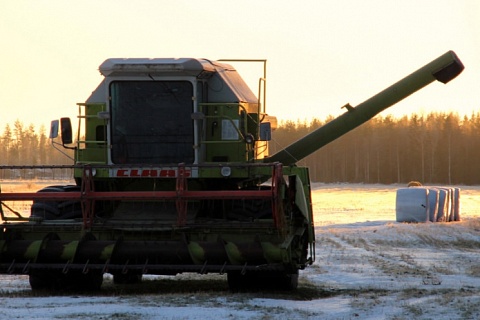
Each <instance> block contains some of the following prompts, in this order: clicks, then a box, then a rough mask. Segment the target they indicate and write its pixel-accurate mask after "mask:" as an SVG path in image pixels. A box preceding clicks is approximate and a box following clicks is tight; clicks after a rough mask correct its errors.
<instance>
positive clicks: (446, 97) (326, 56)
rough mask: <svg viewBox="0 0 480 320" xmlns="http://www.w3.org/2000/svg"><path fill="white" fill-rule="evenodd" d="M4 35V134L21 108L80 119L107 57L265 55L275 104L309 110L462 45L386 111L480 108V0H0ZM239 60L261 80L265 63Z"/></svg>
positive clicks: (349, 98) (23, 114)
mask: <svg viewBox="0 0 480 320" xmlns="http://www.w3.org/2000/svg"><path fill="white" fill-rule="evenodd" d="M0 39H2V46H1V48H2V50H0V63H1V67H0V68H1V69H0V71H1V72H0V88H1V89H0V90H1V91H0V110H1V114H2V116H1V118H0V133H2V132H3V129H4V127H5V124H6V123H10V124H13V122H14V121H15V120H16V119H19V120H21V121H22V122H23V123H24V124H25V125H28V124H30V123H33V124H34V125H35V126H37V127H38V126H40V125H41V124H44V125H45V126H47V127H48V126H49V123H50V120H52V119H58V118H60V117H64V116H70V117H72V118H74V117H75V116H76V112H77V108H76V105H75V104H76V103H77V102H83V101H84V100H85V99H86V98H87V97H88V96H89V94H90V93H91V92H92V91H93V90H94V89H95V88H96V86H97V84H98V83H99V82H100V81H101V76H100V74H99V72H98V66H99V65H100V64H101V63H102V62H103V61H104V60H105V59H107V58H111V57H198V58H209V59H221V58H242V59H247V58H257V59H268V67H267V68H268V74H267V78H268V82H267V83H268V84H267V86H268V89H267V92H268V95H267V109H268V111H269V113H270V114H272V115H276V116H277V117H278V118H279V119H280V120H285V119H291V120H297V119H300V120H308V119H311V118H313V117H317V118H320V119H323V118H325V117H326V116H327V115H334V116H336V115H339V114H340V113H342V112H343V111H344V110H341V109H340V107H341V106H343V105H344V104H346V103H347V102H349V103H350V104H351V105H353V106H355V105H357V104H359V103H361V102H363V101H364V100H366V99H367V98H369V97H370V96H372V95H374V94H376V93H377V92H379V91H381V90H383V89H384V88H385V87H387V86H389V85H391V84H392V83H394V82H396V81H397V80H399V79H400V78H402V77H404V76H406V75H408V74H409V73H411V72H412V71H414V70H416V69H417V68H419V67H421V66H423V65H424V64H426V63H428V62H430V61H431V60H433V59H434V58H436V57H438V56H440V55H441V54H443V53H444V52H446V51H448V50H454V51H456V52H457V54H458V55H459V57H460V59H461V60H462V61H463V62H464V64H465V67H466V69H465V71H464V72H463V74H461V75H460V76H459V77H458V78H457V79H455V80H454V81H452V82H451V83H449V84H448V85H446V86H445V85H442V84H440V83H434V84H431V85H430V86H429V87H427V88H426V89H423V90H422V91H420V92H418V93H416V94H415V95H414V96H411V97H409V98H407V99H406V100H404V101H402V102H400V103H399V104H397V105H396V106H393V107H391V108H390V109H388V110H386V111H384V113H383V114H384V115H386V114H389V113H392V114H394V115H396V116H402V115H408V114H411V113H412V112H417V113H421V112H424V113H428V112H433V111H439V112H441V111H455V112H459V113H460V114H470V113H471V112H474V111H475V112H477V111H478V110H479V107H480V81H479V80H478V77H479V76H480V1H477V0H471V1H468V0H424V1H416V0H404V1H386V0H382V1H380V0H375V1H373V0H365V1H347V0H343V1H342V0H340V1H318V0H307V1H301V2H292V1H284V0H280V1H279V0H276V1H274V0H266V1H256V0H244V1H220V0H218V1H213V0H204V1H201V2H198V1H186V0H183V1H147V0H140V1H125V0H115V1H114V0H107V1H105V0H104V1H93V0H85V1H81V2H71V1H62V0H50V1H34V0H31V1H28V0H24V1H22V0H18V1H2V3H1V4H0ZM235 66H237V65H235ZM238 69H240V71H241V72H242V74H243V75H245V77H246V78H247V80H248V81H249V82H251V83H253V84H254V86H256V83H257V81H256V78H257V77H259V76H261V73H260V72H261V68H260V67H258V66H257V67H255V68H250V69H249V70H248V68H245V67H244V66H239V65H238ZM252 70H253V71H252ZM253 72H258V73H256V74H254V75H252V74H250V73H253ZM253 91H254V92H255V93H256V92H257V88H256V87H255V88H253Z"/></svg>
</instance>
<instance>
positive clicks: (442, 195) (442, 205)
mask: <svg viewBox="0 0 480 320" xmlns="http://www.w3.org/2000/svg"><path fill="white" fill-rule="evenodd" d="M447 206H448V191H447V190H446V189H445V188H439V189H438V211H437V221H438V222H444V221H446V220H447V219H446V216H447V214H448V207H447Z"/></svg>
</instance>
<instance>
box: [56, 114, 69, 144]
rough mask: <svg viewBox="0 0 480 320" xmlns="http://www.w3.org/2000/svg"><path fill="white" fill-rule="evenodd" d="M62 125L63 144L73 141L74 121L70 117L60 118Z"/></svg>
mask: <svg viewBox="0 0 480 320" xmlns="http://www.w3.org/2000/svg"><path fill="white" fill-rule="evenodd" d="M60 125H61V128H62V144H64V145H65V144H70V143H72V142H73V140H72V123H71V122H70V118H60ZM57 130H58V129H57Z"/></svg>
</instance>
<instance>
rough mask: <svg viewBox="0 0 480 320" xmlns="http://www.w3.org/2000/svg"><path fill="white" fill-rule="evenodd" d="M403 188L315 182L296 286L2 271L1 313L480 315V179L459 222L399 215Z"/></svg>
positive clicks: (464, 201) (466, 191)
mask: <svg viewBox="0 0 480 320" xmlns="http://www.w3.org/2000/svg"><path fill="white" fill-rule="evenodd" d="M398 187H400V186H384V185H351V184H345V185H330V184H325V185H324V184H315V185H314V192H313V201H314V211H315V220H316V241H317V247H316V262H315V263H314V265H313V266H311V267H310V268H308V269H307V270H305V271H303V272H301V279H300V285H299V289H298V291H297V292H296V293H284V292H279V293H266V292H258V293H241V294H232V293H230V292H229V291H228V289H227V284H226V279H225V277H224V276H213V275H212V276H203V277H202V276H181V277H174V278H171V277H151V278H148V279H146V281H145V283H143V285H142V286H141V287H137V288H131V287H118V286H113V285H112V283H111V279H110V278H109V277H106V279H105V283H104V286H103V288H102V292H101V293H100V294H98V295H96V296H91V295H60V294H59V295H55V296H46V295H38V294H34V293H32V292H31V291H30V288H29V284H28V278H27V277H25V276H0V285H1V288H0V318H10V319H14V318H22V319H24V318H29V319H52V318H61V319H65V318H70V319H479V318H480V296H479V295H478V293H479V291H480V256H479V253H480V209H479V208H480V207H479V204H480V187H461V188H462V193H461V206H462V207H461V212H462V221H461V222H449V223H427V224H401V223H396V222H395V191H396V189H397V188H398ZM402 187H403V186H402Z"/></svg>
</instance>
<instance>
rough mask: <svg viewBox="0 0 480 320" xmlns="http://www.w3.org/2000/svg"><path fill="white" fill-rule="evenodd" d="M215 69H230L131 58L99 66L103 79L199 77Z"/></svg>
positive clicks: (191, 61)
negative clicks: (152, 76)
mask: <svg viewBox="0 0 480 320" xmlns="http://www.w3.org/2000/svg"><path fill="white" fill-rule="evenodd" d="M216 67H221V68H229V69H233V68H231V66H229V65H226V64H221V63H218V62H212V61H210V60H207V59H193V58H153V59H148V58H133V59H121V58H120V59H118V58H113V59H107V60H105V61H104V62H103V63H102V64H101V65H100V68H99V70H100V73H101V74H102V75H104V76H105V77H108V76H124V75H132V74H136V75H141V74H143V75H155V74H161V75H186V76H199V75H200V74H202V72H203V73H204V74H205V73H213V72H215V71H216Z"/></svg>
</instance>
